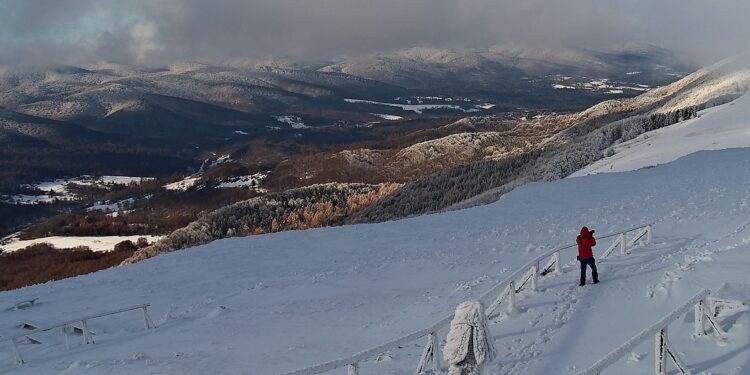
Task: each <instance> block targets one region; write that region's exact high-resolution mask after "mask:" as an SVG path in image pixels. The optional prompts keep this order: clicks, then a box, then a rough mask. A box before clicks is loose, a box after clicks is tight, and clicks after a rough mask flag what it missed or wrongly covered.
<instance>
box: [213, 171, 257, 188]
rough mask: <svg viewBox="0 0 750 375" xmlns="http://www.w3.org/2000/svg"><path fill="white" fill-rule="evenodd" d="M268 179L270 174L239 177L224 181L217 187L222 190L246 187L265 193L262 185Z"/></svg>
mask: <svg viewBox="0 0 750 375" xmlns="http://www.w3.org/2000/svg"><path fill="white" fill-rule="evenodd" d="M266 177H268V172H266V173H262V172H261V173H255V174H252V175H249V176H237V177H232V178H229V179H227V180H225V181H222V182H221V183H219V185H217V186H218V187H220V188H236V187H246V188H251V189H256V190H258V191H264V190H263V189H261V188H260V184H261V183H262V182H263V180H265V179H266Z"/></svg>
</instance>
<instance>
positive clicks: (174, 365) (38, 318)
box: [0, 99, 750, 375]
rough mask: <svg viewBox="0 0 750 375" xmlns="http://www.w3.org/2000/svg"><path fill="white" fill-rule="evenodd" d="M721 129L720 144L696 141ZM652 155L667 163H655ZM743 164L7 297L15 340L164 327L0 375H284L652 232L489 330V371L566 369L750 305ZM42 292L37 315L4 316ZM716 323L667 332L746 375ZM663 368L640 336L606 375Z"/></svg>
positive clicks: (283, 237) (645, 172) (314, 237)
mask: <svg viewBox="0 0 750 375" xmlns="http://www.w3.org/2000/svg"><path fill="white" fill-rule="evenodd" d="M748 105H750V103H748V102H747V100H744V99H743V100H741V101H738V102H736V104H735V105H734V106H725V107H722V108H718V109H717V110H716V111H715V112H712V113H711V116H713V119H714V121H720V120H721V121H725V120H722V119H723V117H721V116H719V115H720V114H721V113H725V112H728V111H729V112H731V111H732V108H735V107H740V106H745V107H747V106H748ZM746 110H747V109H746ZM727 116H728V115H727ZM710 118H711V117H709V114H708V113H706V114H704V115H703V116H702V118H701V119H700V120H698V121H707V120H708V119H710ZM726 118H732V116H728V117H726ZM695 122H697V121H695ZM738 124H739V125H741V123H739V122H738V123H735V125H738ZM687 125H689V124H687ZM687 125H686V124H681V125H677V128H680V127H684V126H687ZM719 125H720V124H714V123H707V125H705V126H719ZM739 125H738V126H739ZM695 130H696V131H698V130H699V129H697V128H696V129H695ZM650 136H651V135H650ZM714 136H716V137H719V138H721V137H722V135H721V132H716V131H705V132H702V133H700V135H699V136H698V137H697V138H702V139H704V140H709V141H710V139H711V137H714ZM667 140H668V139H666V136H665V142H666V141H667ZM673 142H675V143H679V144H681V143H680V141H673ZM710 142H714V141H710ZM699 149H700V148H696V149H693V151H697V150H699ZM679 156H680V155H677V156H675V158H677V157H679ZM660 162H669V160H662V159H656V160H654V161H653V162H648V163H649V164H647V165H651V164H657V163H660ZM748 170H750V149H731V150H722V151H701V152H697V153H693V154H691V155H688V156H685V157H682V158H680V159H679V160H676V161H673V162H669V163H667V164H663V165H659V166H657V167H655V168H646V169H641V170H634V171H630V172H624V173H608V174H599V175H594V176H585V177H581V178H571V179H565V180H561V181H556V182H548V183H534V184H530V185H527V186H524V187H521V188H518V189H516V190H514V191H513V192H511V193H509V194H507V195H505V196H503V197H502V198H501V199H500V200H499V201H497V202H496V203H493V204H490V205H486V206H481V207H475V208H471V209H466V210H461V211H453V212H447V213H440V214H434V215H428V216H421V217H417V218H412V219H406V220H400V221H394V222H387V223H381V224H371V225H356V226H344V227H336V228H322V229H313V230H305V231H293V232H282V233H275V234H268V235H262V236H254V237H247V238H233V239H226V240H221V241H216V242H213V243H211V244H207V245H204V246H199V247H196V248H193V249H189V250H184V251H178V252H174V253H169V254H165V255H162V256H159V257H156V258H153V259H149V260H147V261H144V262H141V263H138V264H135V265H132V266H128V267H121V268H116V269H109V270H105V271H101V272H97V273H94V274H90V275H85V276H80V277H76V278H73V279H67V280H62V281H57V282H50V283H46V284H43V285H36V286H31V287H27V288H23V289H18V290H14V291H9V292H3V293H0V336H8V335H13V334H17V333H19V332H20V328H18V327H17V326H18V324H19V322H35V323H40V324H45V323H54V322H58V321H64V320H68V319H75V318H76V317H82V316H85V315H89V314H93V313H97V312H100V311H107V310H111V309H116V308H119V307H126V306H131V305H136V304H141V303H146V302H148V303H151V304H152V307H151V310H150V311H151V312H152V315H153V317H154V320H155V321H156V323H157V324H158V325H159V328H158V329H156V330H155V331H153V332H145V331H144V329H143V322H142V317H141V316H140V315H139V313H137V312H132V313H125V314H122V315H119V316H117V317H112V318H103V319H99V320H92V321H89V326H90V327H91V328H92V329H93V330H94V331H95V332H96V336H95V340H96V344H95V345H82V344H80V343H78V342H74V343H73V344H72V346H71V349H70V350H66V349H65V345H64V341H63V338H62V335H61V334H60V333H59V332H57V331H54V332H48V333H43V334H36V335H35V334H32V336H33V337H35V338H36V339H38V340H40V341H42V342H43V343H44V344H39V345H34V344H22V345H20V349H21V353H22V354H23V355H24V358H25V359H26V360H27V361H28V363H27V364H25V365H23V366H21V367H16V366H14V365H13V363H12V355H11V352H10V346H9V345H0V373H13V374H48V373H49V374H53V373H62V374H103V373H106V374H110V375H116V374H134V373H137V374H208V373H221V374H257V375H268V374H279V373H283V372H286V371H291V370H295V369H298V368H302V367H306V366H310V365H314V364H317V363H321V362H325V361H328V360H333V359H336V358H341V357H345V356H348V355H351V354H355V353H357V352H360V351H362V350H366V349H369V348H371V347H373V346H376V345H379V344H382V343H384V342H387V341H389V340H391V339H394V338H396V337H398V336H400V335H403V334H406V333H411V332H413V331H416V330H419V329H422V328H425V327H427V326H429V325H431V324H432V323H434V322H436V321H437V320H439V319H441V318H443V317H444V316H446V315H448V314H449V313H451V312H452V311H454V309H455V307H456V306H457V305H458V304H459V303H460V302H463V301H466V300H470V299H473V298H476V297H477V296H479V295H481V294H483V293H484V292H485V291H487V290H488V289H490V288H491V287H492V286H493V285H494V284H495V283H496V282H498V281H501V280H503V279H504V278H505V277H507V276H508V275H509V274H510V273H511V272H512V271H513V270H515V268H516V267H518V266H520V265H522V264H525V263H526V262H527V261H529V260H530V259H532V258H533V257H535V256H536V255H537V254H540V253H542V252H544V251H547V250H548V249H550V248H552V247H555V246H557V245H561V244H568V243H571V242H572V241H573V240H574V238H575V235H576V233H577V232H578V229H579V228H580V226H582V225H588V226H589V227H592V228H593V229H596V230H597V233H599V234H604V233H608V232H611V231H617V230H621V229H626V228H629V227H632V226H634V225H638V224H642V223H647V222H653V223H654V230H655V233H654V243H653V244H652V245H647V246H643V247H639V248H637V249H635V250H634V251H633V254H632V255H630V256H626V257H614V258H611V259H609V260H607V261H606V262H600V263H599V268H600V274H601V279H602V282H601V283H600V284H597V285H588V286H586V287H579V286H578V285H577V277H578V266H577V263H576V261H575V259H574V257H575V254H574V252H566V253H564V254H563V263H564V265H565V266H564V268H563V271H564V274H563V275H562V276H557V277H551V276H550V277H542V278H541V280H540V285H539V286H540V288H541V290H540V291H539V292H537V293H533V294H532V293H530V292H523V293H522V295H521V296H519V306H520V308H521V310H520V311H519V312H518V313H516V314H513V315H506V314H501V315H500V316H499V317H496V318H493V319H492V321H491V322H490V330H491V332H492V339H493V341H494V343H495V346H496V347H497V349H498V354H499V356H498V358H497V360H496V361H495V362H494V363H492V364H491V365H490V366H489V368H488V371H487V374H493V375H494V374H513V375H516V374H544V375H547V374H555V375H564V374H574V373H576V372H577V371H579V370H581V369H583V368H585V367H588V366H589V365H591V364H593V363H594V362H595V361H597V360H598V359H599V358H601V357H602V356H603V355H604V354H606V353H607V352H609V351H610V350H612V349H614V348H615V347H617V346H618V345H620V344H621V343H623V342H625V341H626V340H627V339H628V338H630V337H631V336H633V335H635V334H636V333H638V332H640V331H641V330H642V329H643V328H646V327H648V326H650V325H651V324H652V323H654V322H656V321H657V320H658V319H659V318H661V316H662V315H663V314H665V313H667V312H669V311H671V310H672V309H673V308H674V307H676V306H677V305H679V304H681V303H682V302H683V301H684V300H686V299H688V298H689V297H691V296H692V295H693V294H695V293H696V292H698V291H699V290H700V289H702V288H709V289H711V290H713V291H715V292H716V291H718V294H719V295H721V294H722V293H725V294H724V296H726V297H729V298H744V299H748V297H750V296H748V294H747V291H748V290H750V286H748V284H750V273H749V272H748V271H747V270H748V269H750V255H748V254H750V253H749V252H750V174H749V173H747V171H748ZM608 245H609V242H608V241H601V243H600V244H599V246H597V248H596V249H597V251H598V252H601V251H602V250H604V248H605V247H606V246H608ZM726 283H729V284H726ZM728 290H734V291H740V292H739V293H736V292H735V293H727V291H728ZM32 298H38V299H39V300H38V304H37V305H35V306H33V307H30V308H27V309H23V310H5V308H6V307H11V306H13V305H14V303H15V302H17V301H20V300H27V299H32ZM720 324H721V325H722V327H723V328H724V329H725V330H727V332H728V334H727V337H726V338H725V339H724V340H717V339H714V338H711V337H710V336H709V337H706V338H693V337H692V336H691V334H692V327H693V325H692V322H690V321H689V319H680V320H678V321H677V322H675V323H673V324H672V325H671V326H670V339H671V341H672V344H673V346H674V347H675V349H676V351H677V352H678V354H679V355H680V356H681V357H682V358H683V359H684V361H685V362H686V363H687V364H688V366H689V367H690V368H691V369H692V370H693V372H694V373H695V374H704V375H708V374H713V375H718V374H729V375H740V374H748V373H750V331H749V330H748V327H750V316H748V312H747V311H746V310H745V311H741V312H737V313H733V314H731V315H730V316H727V317H724V318H723V319H722V320H721V323H720ZM441 335H442V337H443V338H444V337H445V332H442V333H441ZM0 340H1V338H0ZM423 344H424V342H423V341H422V340H419V341H416V342H413V343H410V344H408V345H405V346H404V347H403V348H401V349H399V350H394V351H391V352H388V353H383V354H382V355H380V356H378V357H377V358H372V359H371V360H369V361H367V362H364V363H362V364H361V373H363V374H381V375H382V374H386V375H390V374H394V375H395V374H409V373H413V371H414V368H415V367H416V364H417V362H418V359H419V354H420V353H421V350H422V345H423ZM653 361H654V358H653V342H652V341H651V340H648V341H646V342H645V343H643V344H642V345H641V346H639V347H638V348H636V349H635V350H634V351H633V352H632V353H630V354H629V355H628V356H626V358H623V359H622V360H621V361H619V362H617V363H616V364H615V365H614V366H613V367H611V368H610V369H608V371H607V372H606V373H607V374H646V373H652V371H653ZM344 371H345V370H343V369H339V370H337V372H331V373H332V374H334V373H336V374H338V373H344Z"/></svg>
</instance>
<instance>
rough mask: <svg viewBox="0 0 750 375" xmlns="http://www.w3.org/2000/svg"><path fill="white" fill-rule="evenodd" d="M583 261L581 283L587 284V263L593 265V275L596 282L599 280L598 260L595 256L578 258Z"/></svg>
mask: <svg viewBox="0 0 750 375" xmlns="http://www.w3.org/2000/svg"><path fill="white" fill-rule="evenodd" d="M578 261H579V262H581V284H586V265H588V266H589V267H591V277H592V278H593V279H594V282H595V283H596V282H599V274H598V273H597V272H596V261H595V260H594V258H588V259H578Z"/></svg>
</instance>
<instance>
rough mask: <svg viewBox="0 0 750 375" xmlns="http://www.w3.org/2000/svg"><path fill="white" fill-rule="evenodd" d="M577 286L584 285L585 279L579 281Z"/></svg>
mask: <svg viewBox="0 0 750 375" xmlns="http://www.w3.org/2000/svg"><path fill="white" fill-rule="evenodd" d="M578 285H580V286H584V285H586V279H581V282H580V283H579V284H578Z"/></svg>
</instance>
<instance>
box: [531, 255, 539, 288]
mask: <svg viewBox="0 0 750 375" xmlns="http://www.w3.org/2000/svg"><path fill="white" fill-rule="evenodd" d="M538 284H539V262H536V263H535V264H534V266H533V267H531V290H532V291H534V292H536V291H537V290H538V289H539V288H538V286H539V285H538Z"/></svg>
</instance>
